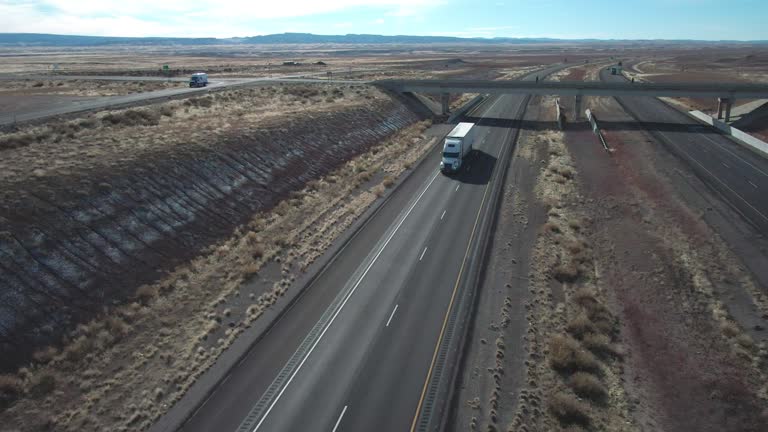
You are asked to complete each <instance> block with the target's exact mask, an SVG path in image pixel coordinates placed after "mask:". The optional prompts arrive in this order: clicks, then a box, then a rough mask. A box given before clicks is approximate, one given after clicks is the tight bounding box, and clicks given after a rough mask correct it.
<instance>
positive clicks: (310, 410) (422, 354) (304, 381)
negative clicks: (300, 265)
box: [181, 67, 559, 432]
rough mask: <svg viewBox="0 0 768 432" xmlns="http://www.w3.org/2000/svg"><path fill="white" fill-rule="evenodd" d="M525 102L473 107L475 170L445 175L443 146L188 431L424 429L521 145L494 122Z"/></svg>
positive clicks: (514, 98) (495, 101) (494, 101)
mask: <svg viewBox="0 0 768 432" xmlns="http://www.w3.org/2000/svg"><path fill="white" fill-rule="evenodd" d="M557 68H559V67H553V68H552V69H553V70H554V69H557ZM551 72H552V70H549V71H546V72H539V75H542V74H545V73H551ZM526 100H527V98H526V97H525V96H522V95H502V96H497V97H491V98H489V99H488V100H486V101H485V102H483V103H482V104H481V105H479V106H478V107H476V108H474V110H473V112H472V115H473V116H475V117H482V118H483V120H481V121H480V122H479V123H478V126H477V127H478V128H479V131H478V138H477V141H476V144H475V151H476V154H475V155H474V157H473V159H472V160H471V162H469V167H468V169H467V170H466V171H465V172H463V173H462V174H459V175H457V176H454V177H448V176H444V175H442V174H440V173H439V172H438V170H437V168H438V162H439V154H440V151H441V148H440V147H439V146H436V147H435V149H433V150H432V151H431V153H430V154H429V155H428V158H427V160H426V161H425V162H424V163H422V164H421V165H418V166H417V167H416V168H415V171H414V172H413V173H412V174H411V176H410V177H408V179H407V180H406V181H405V182H403V183H402V184H401V185H400V187H399V188H398V189H397V190H395V191H394V192H393V194H392V196H391V197H390V198H389V200H388V201H387V202H386V203H385V204H384V205H383V206H382V207H381V208H380V210H379V211H378V212H377V213H375V214H374V215H373V216H372V217H371V219H370V220H369V221H368V222H367V223H366V225H365V226H364V227H363V229H361V230H360V231H359V232H358V234H357V235H356V236H354V237H353V238H352V239H351V240H350V242H349V243H348V244H347V245H346V247H345V248H344V249H343V250H342V251H341V252H340V254H339V255H338V256H337V257H336V258H335V260H334V261H333V262H332V263H331V265H329V266H328V267H327V268H326V270H325V271H324V272H322V273H321V274H320V275H319V277H318V278H317V279H316V280H315V281H314V283H313V284H312V285H310V286H309V287H308V288H307V289H306V291H305V293H304V294H303V295H302V296H301V297H300V298H299V299H298V300H297V301H296V303H294V305H293V306H292V307H291V309H289V310H288V311H287V312H286V313H285V314H284V315H283V316H282V317H281V318H280V320H279V321H278V322H277V323H276V324H275V325H274V326H273V327H272V328H271V330H270V331H269V332H268V333H267V334H266V335H264V337H263V338H262V339H260V340H259V341H258V342H257V343H256V344H255V345H254V346H253V347H252V349H251V350H250V352H249V353H248V354H247V355H246V356H245V357H244V359H243V360H242V362H241V363H240V364H239V365H237V367H235V368H234V369H233V370H232V371H231V373H230V374H229V375H228V376H227V377H226V378H225V379H223V380H222V382H221V383H220V384H219V386H218V387H217V389H216V391H215V392H214V393H213V394H212V395H211V397H209V398H208V400H206V402H205V403H204V404H203V405H202V406H200V407H199V408H198V410H197V411H196V412H195V413H194V414H193V416H192V417H190V418H189V419H188V421H187V422H186V423H185V424H184V426H183V427H182V429H181V430H183V431H186V432H193V431H211V430H217V431H334V432H335V431H408V430H416V428H415V427H416V423H417V418H418V417H419V415H420V414H421V408H422V404H423V403H424V402H425V400H426V399H427V398H428V395H427V396H426V397H425V395H426V394H427V392H426V389H427V383H428V382H429V380H430V379H431V377H432V376H433V374H434V373H435V371H436V368H437V367H439V364H440V362H439V361H436V358H437V355H436V353H437V347H438V346H439V343H440V342H441V339H442V337H443V335H445V334H446V322H447V316H448V313H449V311H450V310H451V309H452V308H453V307H454V306H455V305H454V301H455V299H456V298H457V297H458V296H460V295H461V293H462V290H463V289H465V287H464V286H463V285H464V284H462V283H460V282H461V281H462V274H466V272H468V271H469V266H470V265H476V264H477V262H476V261H475V260H473V259H472V255H473V248H474V247H475V246H476V245H477V244H478V241H479V237H480V232H481V229H480V227H479V226H480V225H482V223H483V222H482V221H484V220H487V219H486V218H487V216H488V209H489V208H490V204H491V203H490V201H491V199H490V198H489V193H488V191H489V189H490V187H491V185H493V184H495V183H497V182H498V179H499V178H500V176H501V174H502V172H501V169H500V168H501V167H502V166H505V165H506V161H507V160H508V158H509V155H510V153H511V150H512V146H513V145H514V142H513V141H514V139H513V138H514V137H515V135H516V133H515V132H516V130H515V129H512V128H509V127H505V126H499V124H500V123H505V122H498V121H493V120H495V119H514V118H515V117H516V116H517V115H518V113H519V112H520V111H521V107H522V106H523V103H524V102H525V101H526ZM501 162H504V164H502V163H501Z"/></svg>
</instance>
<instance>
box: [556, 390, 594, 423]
mask: <svg viewBox="0 0 768 432" xmlns="http://www.w3.org/2000/svg"><path fill="white" fill-rule="evenodd" d="M549 409H550V410H551V411H552V413H553V414H554V415H555V417H556V418H557V419H558V420H559V421H560V423H561V424H562V425H564V426H565V425H570V424H577V425H582V426H587V425H589V423H590V418H589V407H588V406H587V405H585V404H584V403H582V402H579V401H578V400H576V398H575V397H574V396H573V395H571V394H568V393H563V392H560V393H556V394H554V395H552V396H551V397H550V398H549Z"/></svg>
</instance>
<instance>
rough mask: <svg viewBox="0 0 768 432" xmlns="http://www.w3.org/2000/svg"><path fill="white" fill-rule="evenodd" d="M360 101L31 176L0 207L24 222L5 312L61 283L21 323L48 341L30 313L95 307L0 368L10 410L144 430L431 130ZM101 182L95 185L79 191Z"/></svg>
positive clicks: (15, 415) (66, 426)
mask: <svg viewBox="0 0 768 432" xmlns="http://www.w3.org/2000/svg"><path fill="white" fill-rule="evenodd" d="M230 97H231V95H230ZM362 101H365V102H363V103H358V104H357V106H350V107H348V108H347V109H341V110H333V111H323V110H319V111H317V112H313V113H311V114H310V113H305V114H304V115H301V116H292V117H291V121H290V124H289V126H290V131H289V130H286V129H285V128H284V127H281V126H285V125H286V122H287V120H286V121H284V122H282V123H266V124H265V123H259V124H258V125H253V127H252V128H250V127H243V128H242V129H237V130H236V131H231V132H232V133H233V135H229V134H223V135H219V137H220V139H219V140H218V141H215V142H210V141H206V142H205V143H202V142H198V143H197V145H189V144H187V145H183V146H182V145H177V146H173V147H171V148H172V149H173V151H172V152H161V153H160V154H159V155H158V154H153V153H150V154H153V155H154V156H160V155H162V156H163V157H162V158H160V157H156V158H154V159H151V158H149V157H148V155H147V154H142V155H133V157H132V158H130V160H131V162H130V163H127V164H125V165H116V166H115V167H114V168H112V169H106V168H105V172H101V171H92V172H91V171H88V172H89V173H90V175H91V177H89V179H88V183H87V184H85V185H84V184H83V182H82V178H79V177H75V178H74V179H75V180H81V182H80V183H78V182H73V181H72V180H73V179H71V178H66V177H64V178H62V177H60V180H61V182H60V183H52V182H51V181H50V180H49V179H47V178H46V177H45V176H43V177H41V178H40V179H38V180H39V181H38V182H32V183H30V184H29V185H27V184H26V183H24V185H25V186H24V189H23V191H24V192H25V193H26V194H27V195H25V199H26V200H28V201H29V202H30V204H29V205H27V206H25V207H24V206H23V207H21V208H20V209H21V210H28V211H27V213H19V214H16V215H13V216H14V219H10V218H7V217H6V218H5V219H3V223H4V224H5V223H6V222H8V223H12V224H10V225H8V228H10V230H8V231H7V232H8V233H9V234H10V236H11V238H10V239H8V238H3V243H2V247H3V248H4V258H5V257H7V256H11V257H13V258H14V261H8V262H11V263H12V265H13V267H4V268H2V271H3V273H1V274H2V277H3V278H4V279H3V281H4V283H5V282H6V281H8V282H9V283H17V284H18V285H16V286H15V288H16V290H15V291H14V293H15V295H16V296H15V297H13V296H11V297H6V299H4V302H3V305H4V306H6V307H8V308H7V310H8V311H9V312H12V313H16V314H15V315H6V317H8V316H10V317H12V318H16V319H22V318H25V319H26V318H27V317H28V316H30V315H29V314H28V313H27V312H28V310H29V306H27V305H28V304H30V303H34V302H36V301H38V302H39V301H41V300H43V301H45V300H46V299H47V298H49V297H50V296H47V295H45V294H46V293H49V292H50V293H53V294H55V295H61V297H60V298H57V301H58V303H57V304H55V305H53V306H50V305H47V304H45V303H43V306H42V307H45V308H47V309H46V310H47V311H48V313H47V314H41V315H35V316H33V317H32V318H29V319H28V320H26V321H23V322H18V323H17V326H16V327H15V328H14V329H15V330H17V331H21V330H24V331H27V332H31V333H32V334H33V335H37V337H38V338H39V339H38V340H39V342H40V343H42V342H44V341H45V340H47V339H50V338H52V337H53V335H54V334H55V332H50V330H49V332H50V333H45V332H40V331H37V330H36V327H34V326H37V325H45V323H46V322H50V321H53V322H55V323H61V328H66V327H65V326H68V325H69V326H71V324H72V323H75V322H83V319H84V317H88V316H92V317H93V319H92V320H90V321H86V322H83V323H82V324H80V325H78V326H77V328H76V329H75V330H73V331H71V332H68V333H67V335H66V337H65V338H64V341H63V343H61V344H54V345H52V346H50V347H48V348H43V349H40V350H38V351H36V352H35V355H34V357H35V362H34V363H33V364H31V365H30V367H27V368H22V369H20V370H19V371H18V372H17V373H15V374H8V375H0V396H2V401H3V403H6V404H7V403H8V402H9V401H13V400H15V402H12V404H11V406H10V407H9V408H7V409H6V410H5V411H4V412H3V413H1V414H0V424H3V425H9V426H10V427H11V428H13V429H14V430H15V429H20V430H38V429H39V428H41V427H42V428H46V427H47V428H53V429H54V430H78V431H81V430H104V429H110V430H140V429H143V428H146V427H147V426H149V425H150V424H151V423H152V421H153V420H154V419H156V418H157V417H158V416H160V415H161V414H162V413H163V412H165V410H167V409H168V408H169V407H170V406H171V405H172V404H173V403H174V402H175V401H177V400H179V399H180V398H181V396H183V394H184V392H185V391H186V390H187V389H188V388H189V386H190V385H191V384H192V383H193V382H194V380H195V379H196V378H197V377H198V376H199V375H200V374H202V373H203V372H204V371H205V370H206V369H207V368H209V367H210V365H211V364H212V363H213V362H214V361H215V360H216V358H217V357H218V356H219V354H221V353H222V352H223V351H224V350H225V349H226V348H227V347H228V346H229V345H230V344H231V342H232V341H233V340H234V339H235V338H236V337H237V336H238V335H240V334H241V333H242V332H243V331H244V330H245V329H246V328H248V327H249V326H250V325H251V324H252V323H253V322H254V321H255V320H257V319H258V318H259V317H260V316H261V315H262V313H263V312H264V310H265V309H266V308H268V307H270V306H271V305H272V304H274V302H275V301H276V300H277V299H278V298H279V297H280V296H281V295H283V294H284V293H285V292H286V291H287V290H288V289H291V288H293V282H294V281H295V280H296V278H297V275H298V274H300V273H301V272H303V271H305V269H306V268H307V266H308V265H310V264H311V263H312V262H313V261H315V260H316V259H317V258H318V257H319V256H320V255H321V254H322V253H323V252H324V251H325V250H326V248H327V247H328V246H329V245H330V244H331V242H332V241H333V239H334V238H335V237H336V236H337V235H338V234H339V233H341V232H342V231H343V230H344V229H346V228H347V227H349V226H350V224H351V223H353V222H354V221H355V220H356V219H357V218H358V217H359V216H360V215H361V214H362V213H363V212H364V211H365V210H366V209H367V208H368V207H369V206H370V205H371V204H372V203H373V202H374V201H375V200H376V199H377V198H378V197H380V196H381V195H382V194H383V193H384V191H385V190H386V188H388V187H390V186H391V185H392V184H393V183H394V180H395V179H396V178H397V176H399V175H400V174H401V173H402V172H403V171H404V170H406V169H408V168H409V167H410V166H411V165H412V164H413V163H415V162H416V161H417V160H418V159H419V158H420V157H421V155H423V154H424V153H425V152H426V151H427V150H428V149H429V148H430V147H431V145H432V144H433V143H434V140H429V139H426V138H425V136H424V135H423V132H424V130H425V128H426V126H427V124H426V123H425V122H418V123H415V124H414V122H416V121H417V119H416V118H415V116H414V115H413V114H411V113H410V112H408V111H405V110H404V109H403V108H402V107H401V106H399V105H396V104H394V103H393V102H391V101H389V100H388V99H386V98H380V97H378V96H372V98H371V99H367V98H365V97H363V98H362ZM224 109H225V108H224V107H222V106H218V105H217V104H216V102H215V101H214V103H213V104H212V105H211V111H212V112H221V111H222V110H224ZM140 128H147V126H141V127H140ZM110 130H111V129H110ZM129 131H130V129H125V130H124V131H123V132H124V133H126V134H128V133H130V132H129ZM76 168H77V170H75V169H74V168H73V171H76V172H78V173H80V172H81V171H79V170H82V169H84V167H82V166H80V167H76ZM118 168H119V169H118ZM102 175H103V176H104V177H99V176H102ZM101 181H103V182H104V183H106V182H107V181H109V182H110V183H109V184H108V185H104V184H102V183H101ZM91 184H93V187H92V188H88V189H86V192H87V193H85V194H83V193H77V191H72V192H69V191H68V190H67V188H70V189H72V188H74V186H77V187H81V188H82V187H87V186H89V185H91ZM18 187H19V188H21V186H18ZM54 199H55V200H57V201H51V200H54ZM18 202H19V204H24V203H25V202H27V201H24V200H19V201H18ZM275 204H276V205H275ZM270 208H271V210H270ZM32 209H35V211H32ZM17 210H18V209H17ZM6 211H8V209H5V210H4V213H3V214H4V215H5V214H6V213H5V212H6ZM22 215H26V218H25V219H23V218H22ZM4 226H5V225H4ZM33 240H39V241H38V242H37V243H32V241H33ZM190 259H191V260H190ZM96 261H98V262H96ZM5 262H6V261H5V259H4V260H3V263H5ZM176 264H178V265H176ZM95 270H98V271H95ZM73 275H76V276H77V277H78V278H74V279H69V278H70V277H72V276H73ZM142 281H149V282H150V283H146V284H143V285H141V284H140V283H141V282H142ZM22 283H25V284H22ZM30 287H34V288H36V290H28V291H25V289H29V288H30ZM36 294H41V296H40V297H35V295H36ZM19 300H21V301H26V302H27V304H26V305H25V304H19V303H14V302H16V301H19ZM122 300H128V302H127V303H126V304H124V305H120V306H112V303H113V302H120V301H122ZM69 305H71V306H69ZM107 306H109V307H107ZM22 324H24V325H25V327H22ZM28 340H29V339H27V342H28ZM11 342H12V343H13V342H15V341H13V340H11ZM18 342H19V343H20V342H22V341H18ZM10 348H11V349H15V348H14V347H10ZM11 349H8V350H6V348H5V347H4V348H3V352H12V351H11ZM4 360H6V358H4Z"/></svg>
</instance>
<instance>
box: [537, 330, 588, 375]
mask: <svg viewBox="0 0 768 432" xmlns="http://www.w3.org/2000/svg"><path fill="white" fill-rule="evenodd" d="M549 363H550V365H551V366H552V367H553V368H554V369H556V370H557V371H559V372H562V373H574V372H577V371H585V372H596V371H599V370H600V363H599V362H598V360H597V358H596V357H595V356H594V354H592V353H591V352H590V351H588V350H587V349H585V348H584V347H583V346H581V344H580V343H579V341H577V340H576V339H574V338H572V337H570V336H563V335H556V336H553V337H552V338H551V339H550V343H549Z"/></svg>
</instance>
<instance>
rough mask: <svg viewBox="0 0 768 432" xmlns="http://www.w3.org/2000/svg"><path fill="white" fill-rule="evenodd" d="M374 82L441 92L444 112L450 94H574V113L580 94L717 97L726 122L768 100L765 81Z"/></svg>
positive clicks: (395, 88)
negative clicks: (748, 102) (739, 106)
mask: <svg viewBox="0 0 768 432" xmlns="http://www.w3.org/2000/svg"><path fill="white" fill-rule="evenodd" d="M374 84H376V85H378V86H380V87H382V88H385V89H387V90H390V91H395V92H400V93H436V94H440V95H442V105H443V113H447V112H448V96H449V95H450V94H451V93H480V94H510V93H527V94H532V95H557V96H575V97H576V103H575V104H574V113H575V116H577V117H578V113H579V112H581V98H582V96H652V97H662V96H667V97H695V98H709V97H711V98H717V99H718V102H719V103H718V118H721V117H722V110H723V108H725V111H726V121H727V120H728V118H727V117H730V111H731V106H732V105H733V101H735V100H736V99H768V84H751V83H717V82H713V83H631V82H601V81H539V82H535V81H492V80H446V79H426V80H398V79H393V80H380V81H375V82H374Z"/></svg>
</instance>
